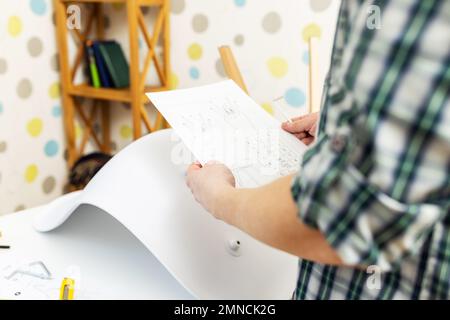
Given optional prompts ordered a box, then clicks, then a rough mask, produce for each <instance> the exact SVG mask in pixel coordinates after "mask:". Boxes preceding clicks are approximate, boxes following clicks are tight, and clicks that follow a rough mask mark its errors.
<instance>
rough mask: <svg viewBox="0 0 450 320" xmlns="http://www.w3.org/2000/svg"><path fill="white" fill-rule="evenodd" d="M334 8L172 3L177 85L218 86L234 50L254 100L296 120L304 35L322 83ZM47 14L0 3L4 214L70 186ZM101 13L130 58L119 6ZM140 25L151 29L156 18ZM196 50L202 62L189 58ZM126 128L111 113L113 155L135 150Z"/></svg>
mask: <svg viewBox="0 0 450 320" xmlns="http://www.w3.org/2000/svg"><path fill="white" fill-rule="evenodd" d="M338 6H339V2H338V1H337V0H336V1H331V0H310V1H306V0H301V1H300V0H214V1H211V0H172V15H171V21H172V67H173V76H172V80H173V84H174V86H176V87H190V86H197V85H201V84H206V83H209V82H212V81H217V80H220V79H223V74H222V72H223V71H222V70H221V68H220V63H218V59H219V55H218V52H217V47H218V46H219V45H222V44H230V45H231V46H232V47H233V50H234V53H235V55H236V57H237V60H238V63H239V65H240V67H241V69H242V72H243V75H244V78H245V81H246V83H247V86H248V88H249V91H250V93H251V95H252V96H253V97H254V98H255V100H256V101H258V102H259V103H261V104H262V105H264V107H266V108H267V109H268V110H269V111H270V109H271V101H272V100H273V99H275V98H277V97H279V96H282V95H284V96H285V97H286V99H287V100H288V102H289V103H290V104H291V105H292V106H291V105H289V103H286V104H285V106H284V107H285V109H286V111H287V112H289V113H291V114H293V115H294V114H299V113H301V112H302V111H303V110H304V107H305V106H306V104H307V100H306V99H304V97H305V96H306V92H307V70H308V66H307V44H306V43H305V42H304V41H303V39H302V37H303V33H304V32H317V30H319V31H320V32H321V42H320V43H321V44H320V46H321V48H320V49H321V50H320V61H321V73H322V76H323V74H324V73H325V71H326V69H327V68H328V63H329V54H330V50H331V45H332V39H333V35H334V28H335V22H336V16H337V10H338ZM52 13H53V8H52V1H50V0H16V1H10V0H0V214H1V213H7V212H11V211H15V210H18V209H21V208H24V207H32V206H35V205H38V204H42V203H45V202H48V201H49V200H51V199H53V198H55V197H57V196H58V195H60V194H61V193H62V188H63V185H64V184H65V182H66V167H65V160H64V149H65V147H64V136H63V129H62V118H61V115H60V114H61V102H60V99H59V90H58V89H59V82H58V81H59V75H58V69H57V63H56V54H57V51H56V44H55V36H54V24H53V22H52ZM106 13H107V16H108V17H109V18H108V21H109V23H108V25H109V28H108V29H107V33H108V35H109V36H110V37H113V38H117V39H119V40H121V41H122V43H123V45H124V47H125V50H126V44H127V41H126V39H127V38H126V36H127V30H126V28H125V27H124V26H125V24H126V20H125V10H124V7H123V6H120V5H113V6H109V7H107V8H106ZM146 17H147V18H146V19H147V20H148V21H149V23H150V22H151V21H152V13H151V12H149V13H147V14H146ZM311 24H315V25H316V27H311ZM305 30H306V31H305ZM308 30H309V31H308ZM192 45H194V46H197V48H201V52H202V54H201V55H198V56H195V55H194V56H192V55H190V54H189V48H190V47H191V46H192ZM126 51H127V50H126ZM194 51H195V50H194ZM144 52H145V51H144V50H143V53H144ZM275 115H276V114H275ZM276 116H277V115H276ZM130 123H131V121H130V113H129V112H128V109H127V108H126V106H123V105H122V104H119V105H117V106H114V108H113V140H114V146H115V147H116V150H119V149H120V148H122V147H123V146H124V145H126V144H128V143H130V142H131V128H130ZM77 127H78V130H77V131H78V136H80V134H81V132H82V130H81V128H80V127H79V126H77Z"/></svg>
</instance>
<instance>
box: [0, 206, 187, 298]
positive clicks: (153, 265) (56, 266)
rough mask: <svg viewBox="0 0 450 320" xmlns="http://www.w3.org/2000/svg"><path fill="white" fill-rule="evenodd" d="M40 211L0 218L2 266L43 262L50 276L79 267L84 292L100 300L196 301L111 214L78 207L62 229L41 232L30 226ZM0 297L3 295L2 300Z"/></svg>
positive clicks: (31, 210)
mask: <svg viewBox="0 0 450 320" xmlns="http://www.w3.org/2000/svg"><path fill="white" fill-rule="evenodd" d="M44 208H45V207H44V206H42V207H37V208H34V209H29V210H25V211H22V212H18V213H14V214H10V215H6V216H3V217H0V230H1V231H2V233H3V237H2V238H0V244H8V245H10V246H11V249H0V266H1V265H3V266H4V265H6V264H8V263H9V262H12V261H18V260H22V261H36V260H40V261H43V262H44V263H45V265H46V266H47V267H48V268H49V269H50V271H51V272H52V273H61V272H64V271H65V269H66V268H67V267H68V266H70V265H76V266H79V267H80V270H81V277H82V288H83V290H85V291H86V292H88V295H89V292H91V293H92V292H95V294H94V295H95V297H94V298H96V299H192V298H193V297H192V296H191V295H190V294H189V293H188V292H187V291H186V290H185V289H184V288H183V287H182V286H181V285H180V284H178V282H177V281H176V280H175V279H174V278H173V277H172V276H171V275H170V274H169V273H168V272H167V271H166V269H165V268H164V267H163V266H162V265H161V264H160V263H159V262H158V260H157V259H156V258H155V257H154V256H153V255H152V254H151V253H150V252H149V251H148V250H147V249H146V248H145V247H144V246H143V245H142V244H141V242H140V241H139V240H137V239H136V238H135V237H134V236H133V235H132V234H131V233H130V232H128V231H127V230H126V228H125V227H123V226H122V225H121V224H120V223H119V222H117V221H116V220H115V219H114V218H112V217H111V216H110V215H108V214H106V213H104V212H103V211H101V210H99V209H93V208H92V207H90V208H89V210H87V208H88V207H85V208H80V212H78V213H77V214H76V215H73V216H72V217H70V221H68V222H67V223H65V224H64V225H62V226H61V227H59V228H58V229H56V230H54V231H52V232H48V233H39V232H36V231H35V230H34V229H33V227H32V218H33V215H34V214H36V213H38V212H39V211H40V210H43V209H44ZM0 298H1V297H0Z"/></svg>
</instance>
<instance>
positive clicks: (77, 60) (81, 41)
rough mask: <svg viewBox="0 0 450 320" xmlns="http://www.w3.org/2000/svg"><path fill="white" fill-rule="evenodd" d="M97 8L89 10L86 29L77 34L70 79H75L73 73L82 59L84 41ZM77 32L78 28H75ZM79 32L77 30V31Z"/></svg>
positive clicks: (74, 73) (75, 72)
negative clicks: (76, 45) (76, 47)
mask: <svg viewBox="0 0 450 320" xmlns="http://www.w3.org/2000/svg"><path fill="white" fill-rule="evenodd" d="M96 12H97V9H96V8H94V10H93V11H92V12H91V14H90V15H89V17H88V22H87V26H86V30H85V31H84V33H83V34H80V35H79V47H78V49H77V54H76V56H75V61H74V64H73V67H72V73H71V79H72V81H73V80H74V79H75V75H76V74H77V70H78V68H79V67H80V64H81V60H82V59H83V56H84V43H85V41H86V39H87V37H88V36H89V34H90V32H91V29H92V23H93V22H94V18H95V15H96ZM77 32H78V30H77ZM78 34H79V32H78Z"/></svg>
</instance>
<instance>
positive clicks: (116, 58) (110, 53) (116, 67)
mask: <svg viewBox="0 0 450 320" xmlns="http://www.w3.org/2000/svg"><path fill="white" fill-rule="evenodd" d="M99 48H100V53H101V55H102V58H103V60H104V62H105V64H106V68H107V69H108V72H109V74H110V76H111V79H112V82H113V84H114V87H115V88H127V87H129V86H130V71H129V70H130V69H129V66H128V62H127V60H126V59H125V55H124V54H123V51H122V48H121V47H120V45H119V44H118V43H117V42H116V41H105V42H101V43H99Z"/></svg>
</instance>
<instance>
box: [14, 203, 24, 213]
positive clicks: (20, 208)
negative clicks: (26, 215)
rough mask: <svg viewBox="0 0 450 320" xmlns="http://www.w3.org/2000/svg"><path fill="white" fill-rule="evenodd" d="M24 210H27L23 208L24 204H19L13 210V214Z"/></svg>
mask: <svg viewBox="0 0 450 320" xmlns="http://www.w3.org/2000/svg"><path fill="white" fill-rule="evenodd" d="M26 208H27V207H25V205H24V204H19V205H18V206H17V207H16V208H15V209H14V212H17V211H22V210H25V209H26Z"/></svg>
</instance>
